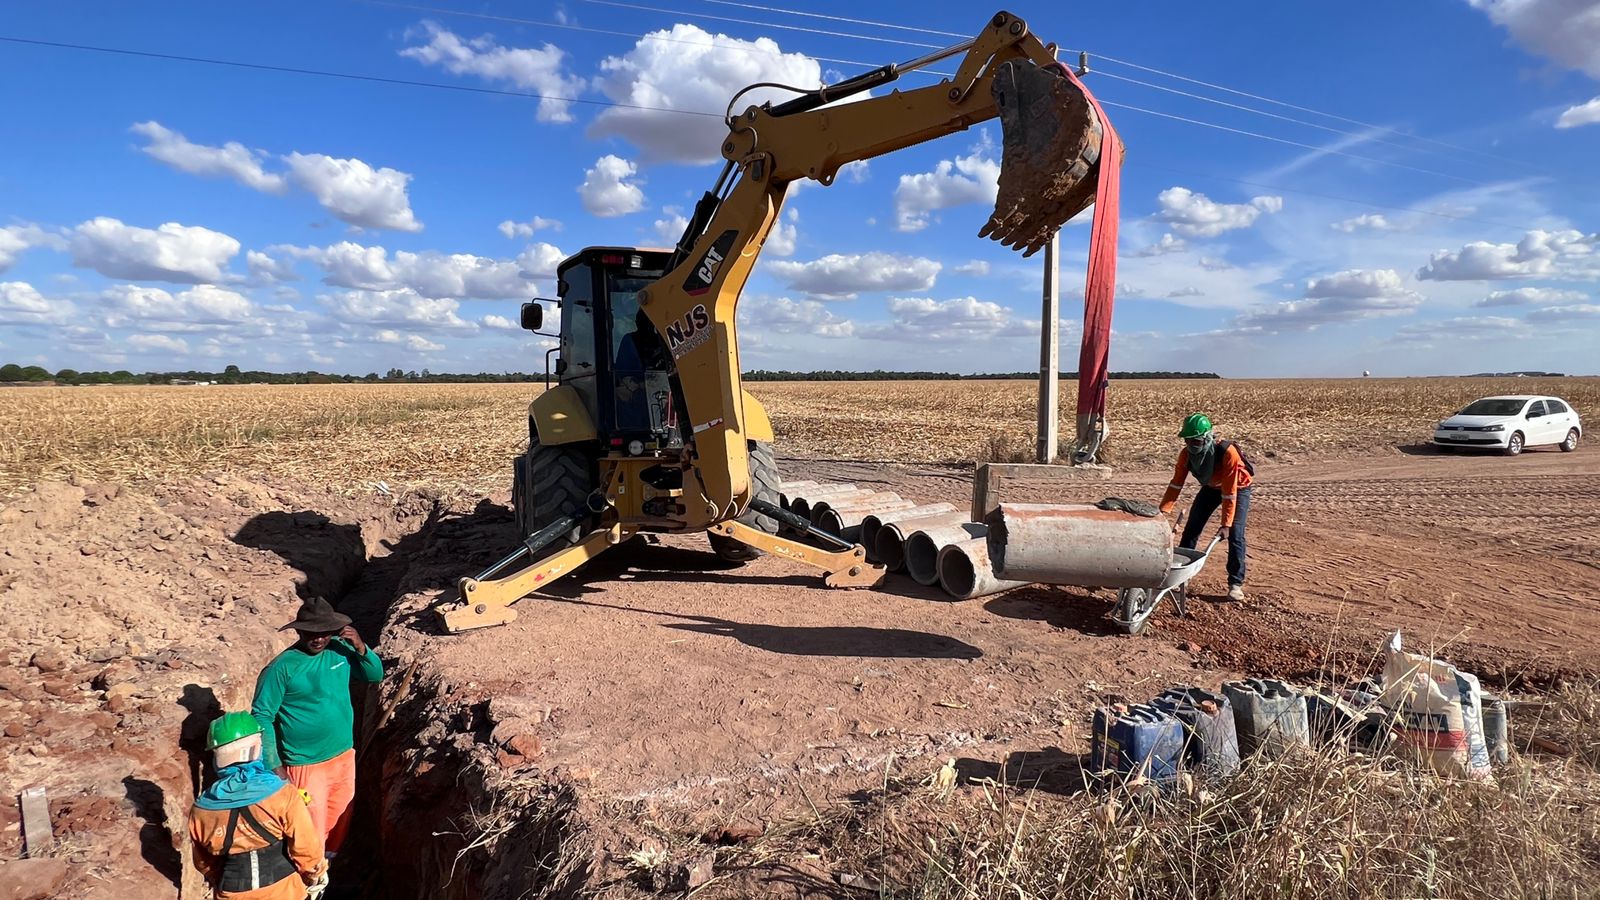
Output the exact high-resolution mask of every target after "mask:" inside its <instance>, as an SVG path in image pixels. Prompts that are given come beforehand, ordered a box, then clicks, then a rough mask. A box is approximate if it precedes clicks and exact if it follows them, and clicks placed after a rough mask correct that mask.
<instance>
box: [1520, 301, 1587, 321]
mask: <svg viewBox="0 0 1600 900" xmlns="http://www.w3.org/2000/svg"><path fill="white" fill-rule="evenodd" d="M1578 319H1582V320H1600V303H1574V304H1570V305H1567V306H1551V307H1547V308H1545V309H1536V310H1534V311H1533V312H1531V313H1528V321H1529V322H1569V321H1573V320H1578Z"/></svg>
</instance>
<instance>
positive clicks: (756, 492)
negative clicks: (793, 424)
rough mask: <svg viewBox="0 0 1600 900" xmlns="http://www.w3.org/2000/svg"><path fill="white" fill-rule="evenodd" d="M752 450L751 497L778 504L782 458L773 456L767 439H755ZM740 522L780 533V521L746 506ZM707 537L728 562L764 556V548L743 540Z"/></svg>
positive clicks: (769, 531) (762, 529) (746, 560)
mask: <svg viewBox="0 0 1600 900" xmlns="http://www.w3.org/2000/svg"><path fill="white" fill-rule="evenodd" d="M749 453H750V496H751V499H753V500H765V501H767V502H768V503H771V504H774V505H776V504H777V502H778V484H779V482H781V481H782V480H783V479H782V478H780V477H779V475H778V461H777V459H776V458H774V456H773V453H772V445H771V444H768V443H766V442H765V441H751V442H750V444H749ZM739 522H740V523H742V524H745V525H748V526H750V527H751V528H755V529H759V530H761V531H765V532H766V533H767V534H777V533H778V520H777V519H774V518H771V517H769V516H763V515H761V514H759V513H757V512H756V511H755V510H754V509H746V510H745V511H744V515H742V516H740V517H739ZM706 540H708V541H709V542H710V543H711V550H712V552H714V553H716V554H717V556H719V557H721V558H722V559H725V560H727V561H728V562H736V563H743V562H749V561H750V560H753V559H759V558H760V557H761V551H760V550H757V549H756V548H754V547H752V546H750V545H749V544H746V543H745V542H743V541H738V540H734V539H733V538H730V537H725V536H723V535H720V534H711V533H707V534H706Z"/></svg>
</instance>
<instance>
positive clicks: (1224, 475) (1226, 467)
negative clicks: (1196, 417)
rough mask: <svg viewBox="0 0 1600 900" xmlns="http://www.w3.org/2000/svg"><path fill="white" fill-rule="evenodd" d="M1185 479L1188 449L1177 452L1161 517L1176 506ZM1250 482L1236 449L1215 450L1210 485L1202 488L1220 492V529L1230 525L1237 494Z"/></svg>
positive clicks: (1223, 448)
mask: <svg viewBox="0 0 1600 900" xmlns="http://www.w3.org/2000/svg"><path fill="white" fill-rule="evenodd" d="M1218 443H1219V444H1220V443H1221V442H1218ZM1188 477H1189V448H1188V447H1185V448H1183V449H1182V450H1179V451H1178V466H1177V468H1176V469H1175V470H1174V471H1173V473H1172V483H1171V484H1169V485H1167V492H1166V493H1165V494H1163V495H1162V496H1161V513H1162V515H1169V514H1170V513H1171V512H1172V505H1173V504H1174V503H1177V502H1178V495H1179V494H1180V493H1182V492H1183V482H1184V479H1186V478H1188ZM1254 480H1255V479H1253V478H1251V477H1250V470H1249V469H1247V468H1245V465H1244V455H1243V454H1241V453H1240V452H1239V448H1238V447H1237V446H1235V445H1233V444H1229V445H1228V446H1227V447H1221V446H1218V447H1217V464H1216V466H1215V467H1214V468H1212V470H1211V483H1210V484H1208V485H1206V487H1214V488H1216V489H1217V490H1218V491H1221V492H1222V524H1223V525H1228V526H1231V525H1233V510H1234V507H1235V506H1237V505H1238V503H1239V490H1240V489H1241V488H1247V487H1249V486H1250V482H1252V481H1254Z"/></svg>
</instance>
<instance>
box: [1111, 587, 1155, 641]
mask: <svg viewBox="0 0 1600 900" xmlns="http://www.w3.org/2000/svg"><path fill="white" fill-rule="evenodd" d="M1159 600H1160V597H1159V596H1158V595H1156V594H1153V593H1151V592H1150V591H1148V590H1146V589H1145V588H1123V589H1121V590H1119V591H1117V615H1116V622H1117V625H1118V626H1119V627H1121V628H1122V630H1123V631H1124V632H1126V633H1128V634H1138V633H1140V632H1142V631H1144V626H1145V625H1147V624H1148V623H1149V622H1150V614H1151V613H1153V612H1155V610H1156V603H1157V602H1159Z"/></svg>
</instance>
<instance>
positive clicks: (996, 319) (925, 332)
mask: <svg viewBox="0 0 1600 900" xmlns="http://www.w3.org/2000/svg"><path fill="white" fill-rule="evenodd" d="M888 308H889V315H890V317H891V322H890V323H889V324H888V325H880V326H875V327H873V328H869V329H864V333H865V334H866V336H867V337H873V338H879V339H883V340H892V341H893V340H900V341H903V340H907V339H911V340H914V341H919V342H939V341H960V342H966V341H972V340H977V339H982V338H992V337H1034V336H1037V335H1038V334H1039V328H1040V324H1039V322H1037V321H1033V320H1028V319H1019V318H1017V317H1016V313H1015V312H1014V311H1013V310H1011V309H1009V308H1007V307H1004V306H1001V305H1000V304H998V303H994V302H992V301H988V300H979V299H977V298H976V297H957V298H954V299H951V300H933V299H930V298H927V297H894V298H891V299H890V300H889V303H888Z"/></svg>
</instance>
